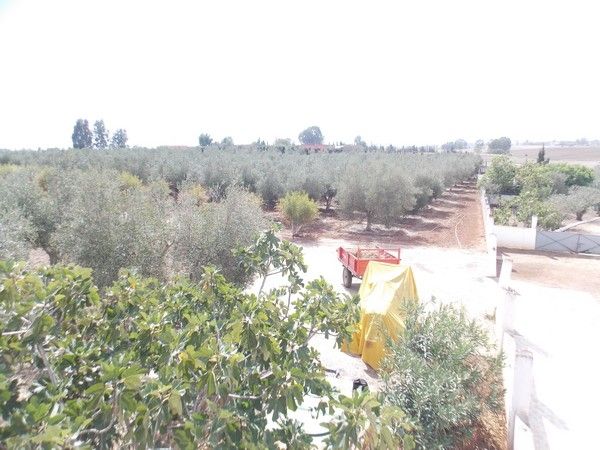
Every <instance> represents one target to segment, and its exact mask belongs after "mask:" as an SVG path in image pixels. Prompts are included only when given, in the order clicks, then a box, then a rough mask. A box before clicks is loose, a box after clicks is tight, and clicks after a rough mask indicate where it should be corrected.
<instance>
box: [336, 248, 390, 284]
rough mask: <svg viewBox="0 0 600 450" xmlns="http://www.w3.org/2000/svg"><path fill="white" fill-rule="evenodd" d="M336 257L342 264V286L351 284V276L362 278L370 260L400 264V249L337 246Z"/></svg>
mask: <svg viewBox="0 0 600 450" xmlns="http://www.w3.org/2000/svg"><path fill="white" fill-rule="evenodd" d="M337 254H338V259H339V260H340V262H341V263H342V265H343V266H344V269H343V272H342V280H343V282H344V286H346V287H350V286H352V277H357V278H362V276H363V275H364V274H365V270H366V269H367V264H369V262H371V261H379V262H384V263H388V264H400V249H399V248H396V249H392V250H389V249H384V248H379V247H375V248H360V247H359V248H357V249H356V250H349V249H345V248H344V247H339V248H338V249H337Z"/></svg>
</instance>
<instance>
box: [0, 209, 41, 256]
mask: <svg viewBox="0 0 600 450" xmlns="http://www.w3.org/2000/svg"><path fill="white" fill-rule="evenodd" d="M33 236H34V230H33V227H32V226H31V224H30V223H29V221H28V220H27V219H25V218H24V217H23V216H22V215H21V213H20V211H19V210H17V209H8V208H5V207H2V206H0V259H8V260H26V259H27V257H28V254H29V249H30V248H31V242H32V241H33Z"/></svg>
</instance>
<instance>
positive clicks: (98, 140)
mask: <svg viewBox="0 0 600 450" xmlns="http://www.w3.org/2000/svg"><path fill="white" fill-rule="evenodd" d="M107 147H108V131H106V127H105V126H104V120H96V122H94V148H101V149H103V148H107Z"/></svg>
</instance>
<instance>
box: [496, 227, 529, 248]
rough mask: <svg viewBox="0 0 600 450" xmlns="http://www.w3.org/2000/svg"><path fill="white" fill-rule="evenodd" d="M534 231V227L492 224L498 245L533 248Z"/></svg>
mask: <svg viewBox="0 0 600 450" xmlns="http://www.w3.org/2000/svg"><path fill="white" fill-rule="evenodd" d="M536 233H537V231H536V229H535V228H524V227H508V226H504V225H494V234H495V235H496V238H497V239H498V247H506V248H514V249H519V250H535V235H536Z"/></svg>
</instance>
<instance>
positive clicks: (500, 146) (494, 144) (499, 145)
mask: <svg viewBox="0 0 600 450" xmlns="http://www.w3.org/2000/svg"><path fill="white" fill-rule="evenodd" d="M511 146H512V143H511V141H510V138H507V137H501V138H497V139H492V140H491V141H490V142H489V144H488V149H489V151H490V153H509V152H510V148H511Z"/></svg>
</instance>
